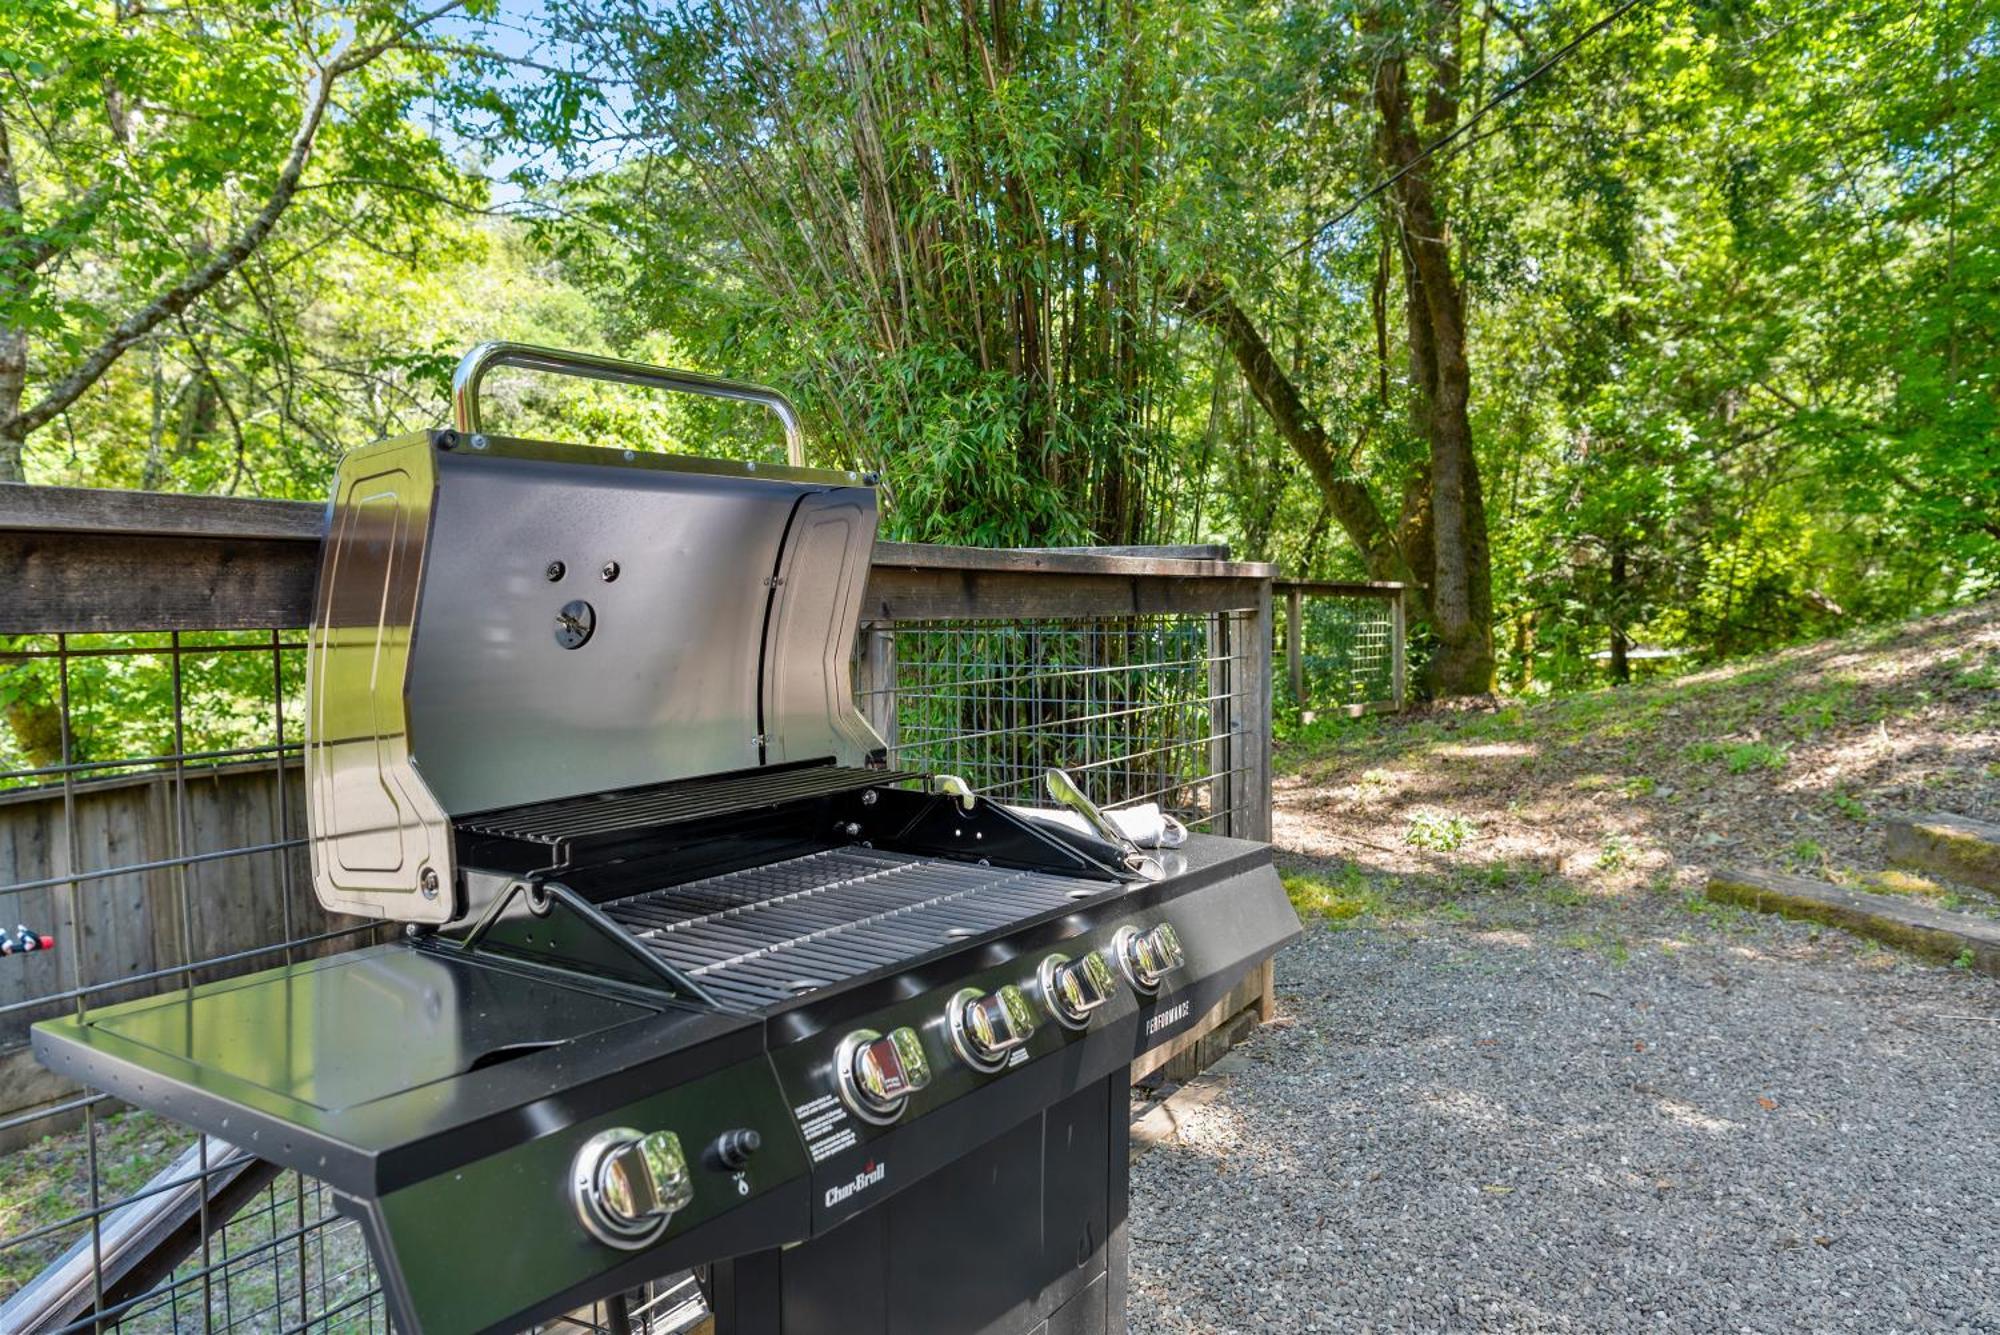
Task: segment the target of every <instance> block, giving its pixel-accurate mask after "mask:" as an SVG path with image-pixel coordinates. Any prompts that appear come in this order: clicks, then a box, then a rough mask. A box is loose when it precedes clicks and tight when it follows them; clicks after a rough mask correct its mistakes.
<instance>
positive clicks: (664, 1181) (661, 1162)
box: [570, 1126, 694, 1251]
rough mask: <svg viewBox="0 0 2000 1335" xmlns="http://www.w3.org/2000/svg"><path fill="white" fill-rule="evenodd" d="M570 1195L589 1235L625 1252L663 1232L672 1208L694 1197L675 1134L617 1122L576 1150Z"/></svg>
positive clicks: (676, 1207)
mask: <svg viewBox="0 0 2000 1335" xmlns="http://www.w3.org/2000/svg"><path fill="white" fill-rule="evenodd" d="M570 1195H571V1198H572V1200H573V1201H574V1202H575V1204H576V1213H577V1217H578V1218H579V1219H581V1220H582V1221H583V1226H584V1227H585V1228H586V1229H588V1230H589V1231H590V1235H591V1236H592V1237H594V1238H596V1239H597V1240H598V1241H599V1242H607V1243H610V1244H611V1245H612V1246H613V1247H622V1248H625V1249H626V1250H628V1251H630V1250H636V1249H638V1248H640V1247H644V1246H647V1245H649V1244H650V1243H652V1242H653V1241H654V1240H655V1239H657V1238H658V1237H659V1236H660V1234H662V1233H664V1232H666V1229H667V1223H668V1221H669V1220H671V1219H672V1218H673V1217H674V1214H675V1212H676V1211H679V1210H683V1209H686V1208H687V1205H688V1203H689V1202H690V1201H692V1200H693V1199H694V1182H693V1180H692V1179H691V1178H690V1177H689V1176H688V1167H687V1157H686V1156H685V1155H684V1154H682V1153H681V1140H680V1137H679V1136H676V1135H675V1134H674V1133H673V1132H671V1131H655V1132H652V1133H651V1134H647V1133H646V1132H643V1131H637V1130H634V1129H633V1128H631V1127H629V1126H620V1127H613V1128H612V1129H611V1130H609V1131H602V1132H599V1133H598V1134H597V1135H595V1136H592V1137H591V1138H590V1139H589V1140H588V1141H586V1142H585V1143H584V1146H583V1148H582V1149H580V1150H578V1151H577V1152H576V1160H575V1162H574V1163H573V1164H572V1165H571V1167H570Z"/></svg>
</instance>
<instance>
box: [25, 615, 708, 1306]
mask: <svg viewBox="0 0 2000 1335" xmlns="http://www.w3.org/2000/svg"><path fill="white" fill-rule="evenodd" d="M304 653H305V646H304V641H303V638H302V635H301V633H300V632H298V631H296V630H269V631H256V632H243V631H228V632H194V631H185V632H169V633H162V634H129V635H46V636H10V637H0V707H4V711H5V718H4V720H3V721H4V726H0V927H11V928H12V930H8V931H6V936H7V937H8V939H9V940H10V942H13V943H14V944H16V945H19V944H20V943H21V938H22V937H23V936H26V937H31V938H33V939H34V941H35V942H36V943H37V944H39V942H40V941H41V940H42V939H44V938H47V939H49V940H51V941H52V942H53V947H52V948H49V949H35V950H33V951H30V952H27V953H10V954H8V955H6V956H5V957H4V958H0V1182H4V1183H5V1184H6V1185H4V1186H0V1330H4V1331H6V1332H8V1335H14V1333H15V1332H22V1333H23V1335H25V1333H26V1332H28V1331H35V1332H40V1333H41V1335H67V1333H68V1332H83V1331H90V1332H100V1331H101V1332H112V1331H116V1332H133V1333H134V1335H151V1333H152V1332H175V1333H178V1332H194V1331H199V1332H235V1331H258V1332H282V1333H284V1335H292V1333H293V1332H297V1333H299V1335H306V1333H308V1332H310V1333H312V1335H320V1333H322V1332H355V1331H358V1332H374V1331H387V1330H388V1329H389V1315H388V1311H387V1308H386V1304H385V1301H384V1297H383V1292H382V1286H381V1282H380V1279H379V1277H378V1276H377V1274H376V1272H375V1269H374V1266H373V1265H372V1263H371V1262H370V1260H369V1256H368V1251H367V1247H366V1245H365V1243H364V1241H363V1239H362V1235H361V1231H360V1228H359V1226H358V1225H357V1224H356V1223H354V1222H353V1221H352V1220H350V1219H347V1218H345V1217H343V1216H341V1215H339V1214H337V1213H336V1212H335V1211H334V1209H333V1198H332V1195H331V1193H330V1192H329V1191H328V1190H327V1188H326V1187H325V1186H324V1184H322V1183H320V1182H318V1181H317V1180H315V1179H313V1178H310V1177H304V1176H301V1175H300V1174H298V1173H293V1172H284V1173H279V1172H277V1171H276V1170H275V1169H273V1168H272V1167H271V1166H270V1165H268V1164H264V1163H261V1162H260V1161H258V1160H257V1159H255V1158H254V1156H251V1155H248V1154H246V1153H244V1152H243V1151H241V1150H238V1149H236V1148H234V1147H231V1146H228V1145H225V1144H223V1143H222V1142H220V1141H215V1140H212V1139H209V1138H207V1137H200V1136H197V1135H195V1133H193V1132H191V1131H188V1130H187V1129H185V1128H182V1127H180V1126H178V1125H176V1124H175V1123H173V1122H170V1121H168V1120H166V1119H164V1118H160V1117H157V1116H155V1115H153V1114H151V1113H147V1112H140V1111H136V1110H121V1109H120V1108H119V1106H118V1105H117V1104H115V1103H112V1102H111V1101H109V1100H108V1099H107V1098H106V1097H105V1096H103V1095H101V1094H99V1093H97V1092H95V1091H91V1090H88V1089H80V1088H76V1087H74V1086H68V1085H65V1084H64V1083H63V1082H60V1081H58V1080H56V1079H55V1078H54V1077H52V1076H49V1075H47V1074H46V1073H43V1072H42V1071H40V1069H39V1068H38V1067H37V1066H36V1065H35V1063H34V1061H33V1057H32V1055H31V1053H30V1052H29V1050H28V1047H27V1039H28V1029H29V1026H30V1025H32V1024H33V1023H34V1022H35V1021H36V1020H39V1019H44V1018H48V1017H50V1016H53V1015H57V1014H62V1013H65V1012H68V1011H77V1012H81V1011H83V1010H86V1009H89V1008H92V1007H98V1006H104V1005H109V1004H112V1003H115V1002H118V1001H122V1000H127V999H130V998H133V997H138V996H148V995H154V994H157V993H160V992H164V991H169V990H172V989H175V988H186V987H194V986H198V985H200V984H203V983H207V982H213V981H215V980H218V979H222V978H226V977H230V976H232V975H236V974H242V973H248V972H252V971H255V970H259V969H264V968H269V967H272V966H273V965H279V964H285V963H291V962H294V961H298V960H303V959H308V958H311V957H313V956H316V955H320V954H324V953H326V952H329V951H334V950H342V949H350V948H353V947H355V946H360V945H366V944H369V943H371V942H374V941H377V940H381V939H383V938H384V936H385V934H386V932H387V931H388V930H389V929H387V928H383V927H381V926H378V925H376V924H373V923H368V922H362V921H359V920H355V919H350V918H343V917H339V916H336V915H330V914H328V913H326V912H325V911H323V910H322V909H321V908H320V907H319V904H318V901H317V900H316V899H315V898H314V896H313V894H312V891H311V881H310V872H309V868H308V866H307V860H306V848H305V843H306V841H305V828H306V827H305V811H304V791H303V775H302V772H301V767H300V753H301V749H302V748H301V739H302V727H301V725H302V721H303V719H304ZM699 1307H700V1300H699V1295H698V1293H697V1292H696V1291H695V1289H694V1286H693V1283H692V1281H691V1279H690V1278H689V1277H688V1276H686V1275H685V1274H681V1275H674V1276H669V1277H667V1278H666V1279H664V1280H662V1281H660V1282H659V1283H658V1284H656V1285H654V1286H652V1287H651V1288H650V1289H649V1290H647V1291H646V1292H644V1293H642V1294H641V1295H640V1307H639V1314H638V1316H637V1317H636V1319H635V1320H634V1321H633V1322H632V1325H633V1328H634V1329H638V1330H647V1331H654V1332H669V1331H675V1330H680V1329H685V1328H686V1327H687V1326H689V1325H690V1324H691V1323H692V1321H693V1319H694V1317H695V1316H698V1314H699ZM550 1328H554V1329H560V1328H570V1329H579V1328H580V1329H586V1330H589V1329H602V1330H609V1329H610V1328H611V1323H610V1322H609V1321H608V1318H607V1314H606V1313H605V1312H604V1311H602V1310H599V1309H593V1310H590V1311H585V1312H580V1313H577V1314H573V1315H572V1316H571V1317H568V1318H564V1319H562V1320H559V1321H557V1322H554V1323H550Z"/></svg>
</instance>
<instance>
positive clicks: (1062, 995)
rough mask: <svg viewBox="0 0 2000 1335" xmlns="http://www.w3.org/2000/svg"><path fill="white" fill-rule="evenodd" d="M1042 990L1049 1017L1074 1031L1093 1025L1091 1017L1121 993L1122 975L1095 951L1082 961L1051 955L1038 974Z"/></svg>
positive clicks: (1036, 979) (1037, 978) (1043, 1001)
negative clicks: (1119, 985)
mask: <svg viewBox="0 0 2000 1335" xmlns="http://www.w3.org/2000/svg"><path fill="white" fill-rule="evenodd" d="M1035 981H1036V983H1037V984H1038V985H1039V986H1040V987H1041V991H1042V1004H1043V1005H1044V1006H1047V1007H1048V1010H1049V1014H1051V1015H1053V1016H1055V1017H1056V1019H1057V1021H1058V1022H1060V1023H1061V1024H1063V1025H1066V1026H1067V1027H1069V1028H1071V1029H1083V1028H1086V1027H1087V1026H1088V1025H1089V1024H1090V1015H1091V1012H1092V1011H1095V1010H1096V1009H1097V1008H1098V1007H1100V1006H1102V1005H1103V1004H1104V1003H1105V1002H1107V1001H1109V1000H1111V998H1112V997H1113V996H1115V995H1116V994H1117V992H1118V975H1117V974H1115V973H1113V972H1111V966H1110V965H1108V964H1106V963H1105V962H1104V956H1103V955H1101V954H1099V953H1098V952H1097V951H1094V950H1093V951H1091V952H1090V953H1089V954H1087V955H1085V956H1084V957H1083V958H1082V959H1080V960H1072V959H1070V957H1069V956H1067V955H1051V956H1049V957H1048V958H1047V959H1045V960H1043V961H1042V966H1041V968H1040V969H1039V970H1038V971H1037V972H1036V975H1035Z"/></svg>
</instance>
